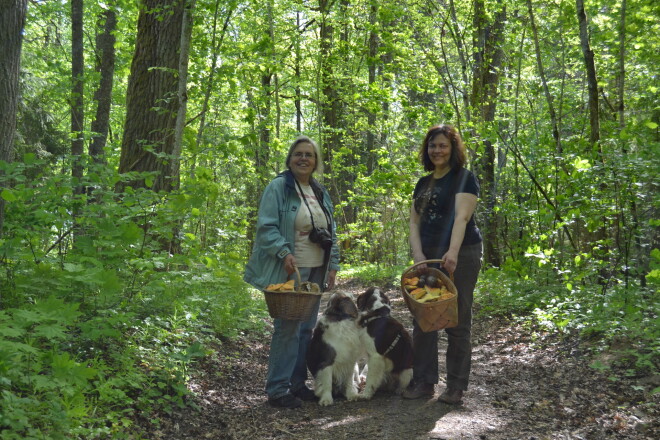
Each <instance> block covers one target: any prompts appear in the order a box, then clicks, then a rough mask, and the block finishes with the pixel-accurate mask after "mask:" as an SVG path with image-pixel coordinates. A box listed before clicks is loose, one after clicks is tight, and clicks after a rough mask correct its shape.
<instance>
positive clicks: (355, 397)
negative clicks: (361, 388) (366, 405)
mask: <svg viewBox="0 0 660 440" xmlns="http://www.w3.org/2000/svg"><path fill="white" fill-rule="evenodd" d="M359 398H360V395H359V394H358V393H355V394H349V395H348V396H346V400H348V401H349V402H355V401H356V400H358V399H359Z"/></svg>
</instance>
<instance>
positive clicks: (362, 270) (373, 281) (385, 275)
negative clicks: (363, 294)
mask: <svg viewBox="0 0 660 440" xmlns="http://www.w3.org/2000/svg"><path fill="white" fill-rule="evenodd" d="M405 269H406V268H405V267H403V266H389V265H385V264H361V265H350V266H349V265H346V266H342V270H341V272H339V273H338V276H339V277H340V278H342V279H352V278H355V279H357V280H359V281H360V283H362V284H366V285H375V286H381V287H385V286H396V287H398V286H399V285H400V283H401V274H402V273H403V271H404V270H405Z"/></svg>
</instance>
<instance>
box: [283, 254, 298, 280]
mask: <svg viewBox="0 0 660 440" xmlns="http://www.w3.org/2000/svg"><path fill="white" fill-rule="evenodd" d="M284 270H286V273H287V274H288V275H291V274H292V273H293V272H295V270H296V257H294V256H293V254H288V255H287V256H286V257H284Z"/></svg>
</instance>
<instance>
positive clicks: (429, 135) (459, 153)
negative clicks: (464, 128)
mask: <svg viewBox="0 0 660 440" xmlns="http://www.w3.org/2000/svg"><path fill="white" fill-rule="evenodd" d="M439 134H443V135H445V136H447V139H449V142H450V144H451V159H450V160H449V166H450V167H451V169H457V168H463V167H464V166H465V164H466V163H467V156H466V155H465V145H464V144H463V139H462V138H461V135H460V134H459V133H458V130H456V128H454V126H452V125H447V124H441V125H434V126H433V127H431V128H429V130H428V131H427V132H426V136H425V137H424V141H423V142H422V145H421V146H420V148H419V160H420V162H422V165H423V166H424V170H425V171H433V170H434V169H435V165H433V162H431V158H430V157H429V148H428V146H429V142H431V139H433V138H434V137H436V136H437V135H439Z"/></svg>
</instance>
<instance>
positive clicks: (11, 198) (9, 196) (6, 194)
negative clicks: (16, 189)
mask: <svg viewBox="0 0 660 440" xmlns="http://www.w3.org/2000/svg"><path fill="white" fill-rule="evenodd" d="M0 197H2V198H3V199H5V201H7V202H15V201H16V200H17V198H16V196H15V195H14V193H13V191H11V190H8V189H3V190H2V192H1V193H0Z"/></svg>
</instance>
